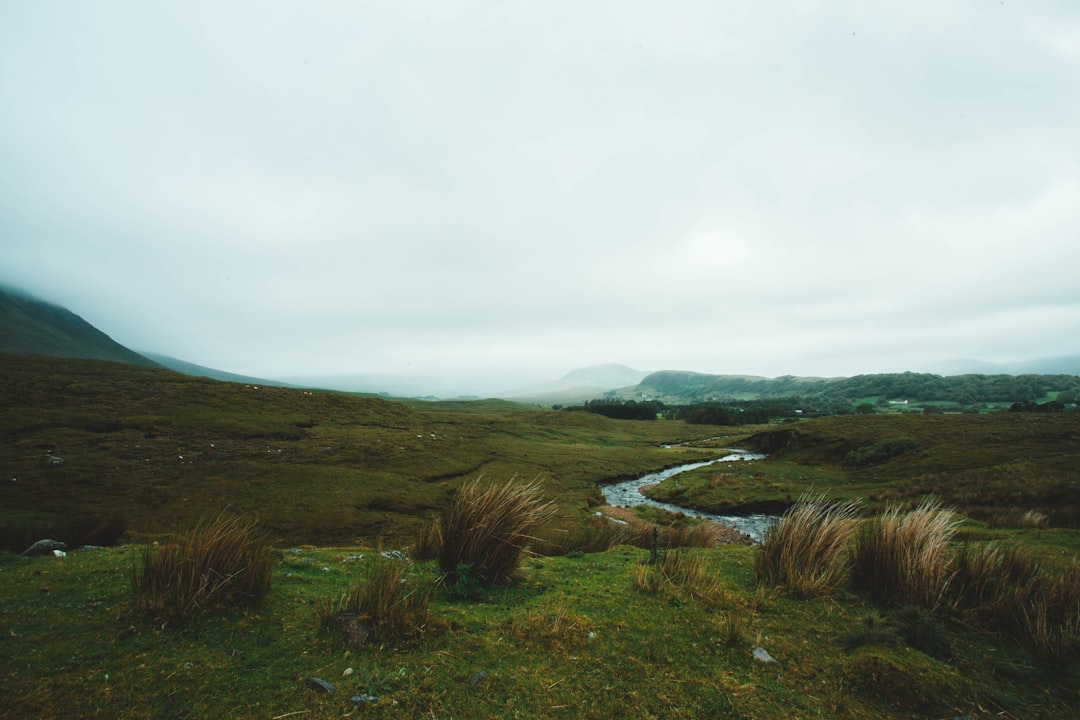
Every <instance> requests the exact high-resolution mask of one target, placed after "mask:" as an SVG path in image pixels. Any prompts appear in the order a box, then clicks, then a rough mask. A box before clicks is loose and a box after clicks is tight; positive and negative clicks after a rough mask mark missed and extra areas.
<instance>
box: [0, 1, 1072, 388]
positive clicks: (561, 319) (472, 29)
mask: <svg viewBox="0 0 1080 720" xmlns="http://www.w3.org/2000/svg"><path fill="white" fill-rule="evenodd" d="M1078 26H1080V15H1078V13H1077V12H1076V11H1075V10H1074V9H1073V8H1072V6H1071V5H1070V4H1067V3H1052V2H1042V3H1034V4H1025V5H1023V6H1021V5H1020V4H1017V3H1007V4H1005V5H1000V4H990V5H988V4H986V3H981V2H975V1H974V0H971V1H970V2H958V3H950V4H949V5H947V6H943V5H941V4H940V3H914V4H911V3H907V4H893V5H888V6H882V5H873V4H866V3H856V2H849V3H816V2H790V3H781V4H777V5H764V4H752V5H749V4H728V3H706V2H680V3H663V4H661V3H651V2H634V3H599V4H591V5H588V6H574V7H573V8H571V7H570V6H562V5H557V4H556V5H552V4H529V3H485V2H475V3H464V4H452V5H430V4H428V5H402V4H400V3H365V4H362V5H353V4H331V5H321V6H315V7H309V6H299V5H294V4H290V3H260V4H258V5H249V4H245V3H239V4H229V5H224V6H222V5H220V4H211V3H192V4H184V5H176V6H165V7H159V6H155V5H146V4H142V3H114V4H110V5H108V6H107V7H106V8H105V9H102V8H100V7H99V6H97V5H94V4H90V3H81V2H75V3H69V4H66V5H64V6H63V7H61V6H52V5H47V4H35V5H27V4H8V5H4V6H3V7H0V93H3V95H4V96H5V97H10V98H16V99H17V101H16V102H14V103H12V104H11V106H10V108H9V112H7V113H5V115H4V116H3V117H2V118H0V190H2V191H3V192H2V193H0V233H2V237H3V239H2V240H0V267H2V268H3V270H2V274H3V275H4V278H3V279H4V280H7V281H9V282H14V283H16V284H23V285H25V286H27V287H28V288H29V289H31V290H34V291H37V292H38V293H39V294H42V295H45V296H47V297H50V298H53V299H55V300H57V301H59V302H63V303H64V304H66V305H68V306H70V307H72V308H73V309H74V310H76V311H77V312H81V313H82V314H84V315H86V316H87V317H88V319H90V320H92V321H94V322H95V323H96V324H98V325H99V326H101V327H102V328H103V329H105V330H106V331H108V332H111V333H112V334H114V335H115V336H116V337H117V339H119V340H121V341H122V342H125V343H127V344H129V345H134V346H136V347H140V348H143V349H148V350H159V351H162V352H166V353H169V354H174V355H178V356H180V357H183V358H185V359H190V360H192V361H194V362H200V363H202V364H207V365H218V366H223V367H225V369H231V370H237V371H245V372H256V371H257V372H261V373H265V374H274V373H279V374H285V373H291V374H299V373H301V372H303V370H304V368H316V367H317V368H319V369H320V371H325V372H344V371H347V370H349V371H351V370H356V371H372V372H375V371H398V370H401V369H402V368H406V369H407V368H420V367H423V368H428V369H431V370H438V369H440V368H441V369H442V372H443V373H444V374H455V373H461V374H464V373H466V372H467V371H470V372H471V371H473V370H476V369H477V368H481V370H480V372H481V373H484V372H487V373H489V374H494V373H495V371H496V369H498V371H499V373H502V372H503V370H504V369H505V368H508V367H520V368H522V370H523V372H524V369H525V368H529V369H530V372H533V371H534V370H535V372H543V370H544V369H545V368H550V369H551V372H553V373H554V372H565V371H566V370H569V369H572V368H573V367H576V366H579V365H585V364H589V363H598V362H609V361H618V362H624V363H627V364H632V365H633V364H638V365H639V366H642V367H646V368H652V369H655V368H659V367H684V368H688V369H699V370H704V371H710V372H728V371H731V372H756V373H760V374H769V373H773V372H789V373H795V374H798V373H803V372H806V373H809V372H814V373H819V374H837V373H839V372H845V373H849V372H860V371H865V372H871V371H876V370H879V369H885V368H889V369H905V368H904V367H901V366H900V365H902V364H904V363H911V364H914V363H924V364H925V363H932V362H934V358H948V357H957V356H975V355H979V356H983V357H988V358H989V357H997V356H1004V355H1008V354H1010V353H1012V352H1013V350H1014V349H1015V338H1017V337H1023V338H1024V344H1025V346H1026V347H1027V348H1028V349H1030V350H1031V352H1032V354H1045V355H1063V354H1070V353H1080V344H1078V342H1080V341H1077V340H1075V339H1074V338H1075V337H1076V329H1077V325H1076V321H1075V320H1074V319H1073V318H1074V317H1075V315H1070V314H1069V313H1068V312H1067V311H1066V309H1068V308H1073V307H1075V306H1076V304H1077V297H1076V294H1075V291H1074V290H1073V289H1072V284H1071V283H1069V282H1068V281H1067V279H1068V277H1069V271H1070V269H1072V268H1075V267H1076V261H1077V259H1078V258H1077V252H1078V251H1077V250H1076V248H1077V244H1076V242H1075V238H1076V237H1077V233H1078V231H1080V216H1078V213H1077V210H1076V208H1077V207H1080V203H1078V202H1077V200H1078V199H1080V198H1078V194H1080V181H1078V178H1080V167H1078V165H1077V158H1080V135H1077V133H1076V132H1075V128H1076V127H1078V126H1080V103H1077V101H1076V98H1077V97H1080V73H1078V72H1077V69H1078V68H1077V64H1076V53H1075V52H1073V50H1074V49H1075V48H1074V45H1075V42H1074V40H1075V38H1074V37H1073V36H1074V35H1075V32H1074V31H1073V30H1074V29H1075V28H1076V27H1078Z"/></svg>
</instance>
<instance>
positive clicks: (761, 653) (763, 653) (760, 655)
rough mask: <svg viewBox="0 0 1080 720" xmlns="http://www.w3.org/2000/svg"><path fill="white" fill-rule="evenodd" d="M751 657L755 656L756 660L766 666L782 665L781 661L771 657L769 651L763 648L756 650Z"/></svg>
mask: <svg viewBox="0 0 1080 720" xmlns="http://www.w3.org/2000/svg"><path fill="white" fill-rule="evenodd" d="M751 655H753V656H754V659H755V660H757V661H759V662H763V663H765V664H766V665H771V664H772V663H776V664H778V665H779V664H780V661H779V660H777V659H776V658H774V657H773V656H772V655H770V654H769V651H768V650H766V649H765V648H763V647H756V648H754V651H753V652H752V653H751Z"/></svg>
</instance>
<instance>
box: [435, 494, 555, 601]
mask: <svg viewBox="0 0 1080 720" xmlns="http://www.w3.org/2000/svg"><path fill="white" fill-rule="evenodd" d="M554 513H555V505H554V503H551V502H546V501H544V499H543V495H542V494H541V492H540V484H539V482H536V481H533V482H528V483H521V482H517V481H515V480H514V479H513V478H511V479H510V480H509V481H508V482H505V483H501V484H486V483H482V482H481V478H477V479H475V480H472V481H467V482H465V484H463V485H462V486H461V488H460V489H459V490H458V491H457V493H456V494H455V495H454V497H453V499H452V500H451V501H450V504H449V505H448V506H447V507H446V509H445V510H444V511H443V513H442V515H441V516H440V518H439V521H438V522H439V533H440V536H441V543H440V547H439V567H440V569H441V570H442V572H443V573H444V574H445V575H446V579H447V582H448V583H449V584H450V585H454V584H455V583H457V582H458V581H459V580H462V577H461V575H462V574H465V575H467V578H465V579H466V580H468V581H469V582H474V583H477V584H479V585H485V586H487V585H495V584H498V583H503V582H507V581H509V580H510V579H511V578H512V577H513V576H514V574H515V573H516V572H517V570H518V568H519V566H520V564H521V558H522V555H523V553H524V552H525V549H526V546H527V545H528V543H529V542H530V541H531V540H532V533H533V532H534V531H535V530H536V529H537V528H538V527H539V526H540V525H542V524H544V523H545V522H547V521H548V520H550V519H551V517H552V516H553V515H554Z"/></svg>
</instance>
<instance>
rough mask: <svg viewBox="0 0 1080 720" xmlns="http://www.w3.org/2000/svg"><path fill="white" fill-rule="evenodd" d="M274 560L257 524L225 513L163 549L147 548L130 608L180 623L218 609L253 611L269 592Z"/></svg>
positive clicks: (137, 569) (134, 581)
mask: <svg viewBox="0 0 1080 720" xmlns="http://www.w3.org/2000/svg"><path fill="white" fill-rule="evenodd" d="M273 567H274V558H273V554H272V552H271V549H270V546H269V545H268V543H267V539H266V536H265V535H264V534H262V533H261V532H260V531H259V530H258V529H257V526H256V523H255V521H254V520H251V519H248V518H244V517H242V516H230V515H227V514H226V513H224V512H222V513H219V514H218V515H216V516H215V517H214V518H212V519H211V520H209V521H200V522H199V523H198V524H197V525H196V526H195V528H194V529H193V530H191V531H190V532H188V533H186V534H184V535H182V536H180V537H178V538H176V539H175V540H172V541H169V542H167V543H165V544H164V545H160V546H157V545H151V546H147V547H146V548H145V549H144V550H143V552H142V557H141V561H140V562H137V563H136V564H135V566H133V568H132V604H133V606H134V607H135V609H136V610H138V611H140V612H143V613H145V614H147V615H149V616H151V617H153V618H155V619H156V620H159V621H162V622H172V623H181V622H184V621H185V620H188V619H190V618H191V617H193V616H195V615H197V614H199V613H200V612H202V611H205V610H209V609H211V608H213V607H216V606H219V605H248V606H251V605H255V604H257V603H258V602H259V601H260V600H261V599H262V597H263V596H264V595H265V594H266V592H267V591H268V590H269V589H270V576H271V574H272V573H273Z"/></svg>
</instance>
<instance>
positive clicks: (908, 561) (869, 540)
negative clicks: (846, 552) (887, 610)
mask: <svg viewBox="0 0 1080 720" xmlns="http://www.w3.org/2000/svg"><path fill="white" fill-rule="evenodd" d="M957 525H958V523H957V521H956V520H955V519H954V516H953V512H952V511H951V510H946V509H943V508H942V507H941V506H940V504H939V503H938V502H937V500H933V499H928V500H924V501H923V502H922V503H920V504H919V505H918V506H917V507H915V508H914V509H913V510H910V511H907V512H904V511H903V510H902V509H901V508H899V507H895V506H893V507H890V508H888V509H886V510H885V511H884V512H883V513H881V515H879V516H878V517H875V518H871V519H870V520H867V521H865V522H864V523H863V524H862V525H861V527H860V528H859V531H858V532H857V533H856V536H855V549H854V551H853V552H852V570H851V576H852V580H853V582H854V584H855V586H856V587H857V588H860V589H861V590H863V591H864V592H865V593H866V594H867V595H868V596H869V597H870V598H871V599H872V600H874V601H876V602H879V603H882V604H885V605H920V606H922V607H924V608H927V609H929V610H936V609H937V608H938V607H939V606H940V605H941V603H942V601H943V600H944V599H945V592H946V589H947V588H948V585H949V575H950V567H949V566H950V557H949V552H948V550H949V547H948V546H949V541H950V540H951V539H952V537H953V535H955V534H956V528H957Z"/></svg>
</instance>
